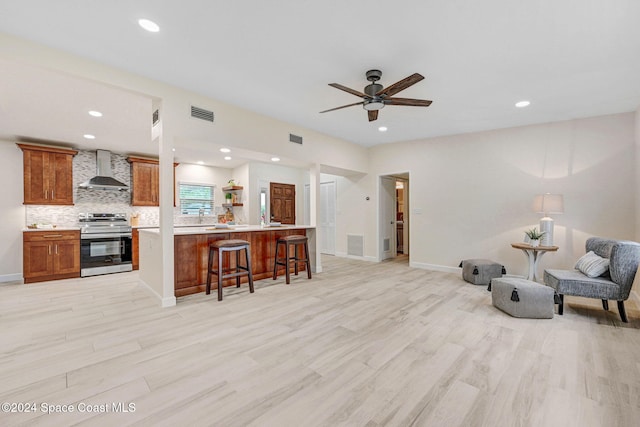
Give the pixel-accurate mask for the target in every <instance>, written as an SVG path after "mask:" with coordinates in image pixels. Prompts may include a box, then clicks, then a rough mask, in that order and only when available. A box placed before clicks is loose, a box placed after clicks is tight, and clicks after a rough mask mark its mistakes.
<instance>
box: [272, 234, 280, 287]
mask: <svg viewBox="0 0 640 427" xmlns="http://www.w3.org/2000/svg"><path fill="white" fill-rule="evenodd" d="M279 247H280V242H276V259H275V260H274V262H273V280H276V279H277V278H278V248H279Z"/></svg>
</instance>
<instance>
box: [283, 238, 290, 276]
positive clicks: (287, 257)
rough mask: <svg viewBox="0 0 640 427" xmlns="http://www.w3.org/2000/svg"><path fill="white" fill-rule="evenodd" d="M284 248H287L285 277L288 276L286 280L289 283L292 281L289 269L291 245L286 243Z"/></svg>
mask: <svg viewBox="0 0 640 427" xmlns="http://www.w3.org/2000/svg"><path fill="white" fill-rule="evenodd" d="M284 248H285V261H284V265H285V267H284V271H285V277H286V278H287V280H286V281H285V282H286V284H287V285H288V284H290V283H291V272H290V271H289V245H287V244H285V245H284Z"/></svg>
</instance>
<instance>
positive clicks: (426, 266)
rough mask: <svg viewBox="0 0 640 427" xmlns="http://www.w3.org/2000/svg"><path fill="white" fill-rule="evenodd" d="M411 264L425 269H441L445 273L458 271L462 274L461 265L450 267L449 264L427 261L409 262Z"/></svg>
mask: <svg viewBox="0 0 640 427" xmlns="http://www.w3.org/2000/svg"><path fill="white" fill-rule="evenodd" d="M409 266H410V267H413V268H421V269H423V270H432V271H441V272H443V273H456V274H460V272H461V271H462V269H461V268H460V267H449V266H448V265H438V264H427V263H426V262H415V261H411V262H409Z"/></svg>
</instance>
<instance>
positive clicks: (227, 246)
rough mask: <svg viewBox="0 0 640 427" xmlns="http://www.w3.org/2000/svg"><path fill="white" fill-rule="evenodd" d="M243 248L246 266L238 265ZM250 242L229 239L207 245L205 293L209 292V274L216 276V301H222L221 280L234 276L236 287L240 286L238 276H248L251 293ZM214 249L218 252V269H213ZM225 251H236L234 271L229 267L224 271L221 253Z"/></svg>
mask: <svg viewBox="0 0 640 427" xmlns="http://www.w3.org/2000/svg"><path fill="white" fill-rule="evenodd" d="M243 249H244V253H245V256H246V266H241V265H240V251H241V250H243ZM250 250H251V248H250V243H249V242H247V241H246V240H239V239H230V240H217V241H215V242H213V243H211V244H210V245H209V266H208V268H207V295H209V294H210V293H211V275H212V274H215V275H216V276H218V301H222V281H223V280H224V279H230V278H232V277H235V278H236V287H237V288H239V287H240V277H241V276H248V277H249V292H251V293H253V275H252V274H251V255H250V254H249V251H250ZM216 251H217V252H218V269H217V270H214V269H213V258H214V257H215V253H216ZM225 252H229V253H230V252H235V253H236V269H235V272H234V271H233V269H232V268H229V269H228V270H227V271H226V272H225V270H224V267H223V265H222V262H223V256H222V255H223V254H224V253H225Z"/></svg>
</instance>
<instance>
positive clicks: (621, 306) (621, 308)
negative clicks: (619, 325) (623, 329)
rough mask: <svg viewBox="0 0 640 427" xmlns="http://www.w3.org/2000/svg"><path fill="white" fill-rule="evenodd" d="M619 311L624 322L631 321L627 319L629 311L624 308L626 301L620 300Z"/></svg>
mask: <svg viewBox="0 0 640 427" xmlns="http://www.w3.org/2000/svg"><path fill="white" fill-rule="evenodd" d="M618 312H619V313H620V319H622V321H623V322H624V323H629V321H628V320H627V312H626V311H625V310H624V301H618Z"/></svg>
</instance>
